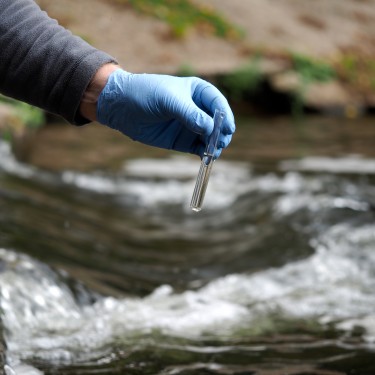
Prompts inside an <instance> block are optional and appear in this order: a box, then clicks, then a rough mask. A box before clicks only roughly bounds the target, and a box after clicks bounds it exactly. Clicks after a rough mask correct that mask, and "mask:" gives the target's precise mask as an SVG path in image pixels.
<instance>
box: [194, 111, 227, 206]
mask: <svg viewBox="0 0 375 375" xmlns="http://www.w3.org/2000/svg"><path fill="white" fill-rule="evenodd" d="M224 118H225V112H224V111H222V110H220V109H216V110H215V113H214V130H213V131H212V133H211V135H210V139H209V142H208V145H207V146H206V150H205V152H204V154H203V158H202V162H201V166H200V168H199V172H198V176H197V181H196V183H195V188H194V192H193V197H192V198H191V203H190V207H191V209H192V210H193V211H196V212H198V211H200V210H201V209H202V205H203V199H204V195H205V193H206V189H207V185H208V180H209V179H210V174H211V169H212V165H213V163H214V161H215V159H214V155H215V151H216V148H217V142H218V140H219V135H220V130H221V125H222V123H223V120H224Z"/></svg>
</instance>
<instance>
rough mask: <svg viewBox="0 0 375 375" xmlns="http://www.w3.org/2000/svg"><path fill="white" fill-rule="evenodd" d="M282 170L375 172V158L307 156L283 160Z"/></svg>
mask: <svg viewBox="0 0 375 375" xmlns="http://www.w3.org/2000/svg"><path fill="white" fill-rule="evenodd" d="M280 169H281V170H283V171H303V172H328V173H350V174H375V159H369V158H363V157H361V156H359V155H350V156H345V157H337V158H332V157H325V156H309V157H306V158H302V159H300V160H284V161H282V162H281V163H280Z"/></svg>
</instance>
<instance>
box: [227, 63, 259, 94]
mask: <svg viewBox="0 0 375 375" xmlns="http://www.w3.org/2000/svg"><path fill="white" fill-rule="evenodd" d="M259 61H260V58H259V57H258V56H257V57H254V58H253V59H251V60H250V61H249V63H247V64H245V65H244V66H242V67H240V68H238V69H236V70H234V71H233V72H231V73H229V74H227V75H225V76H223V78H222V79H221V85H222V86H223V89H224V91H225V94H226V95H227V96H228V97H229V98H231V99H233V100H239V99H241V97H242V96H243V94H244V93H246V92H250V93H251V92H254V91H255V90H256V89H257V88H258V86H259V84H260V82H261V81H262V79H263V75H262V72H261V70H260V67H259Z"/></svg>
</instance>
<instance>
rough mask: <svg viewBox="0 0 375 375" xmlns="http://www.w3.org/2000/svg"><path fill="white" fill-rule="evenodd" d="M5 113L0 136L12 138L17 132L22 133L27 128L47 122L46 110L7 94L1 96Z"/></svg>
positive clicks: (0, 103)
mask: <svg viewBox="0 0 375 375" xmlns="http://www.w3.org/2000/svg"><path fill="white" fill-rule="evenodd" d="M0 105H3V106H4V108H6V110H5V112H6V113H5V115H4V116H3V118H2V122H1V123H0V136H2V137H3V138H4V139H8V140H11V139H12V137H13V136H14V135H16V134H22V133H23V132H25V131H26V130H27V129H36V128H38V127H40V126H42V125H43V124H44V123H45V116H44V112H43V111H42V110H41V109H39V108H36V107H33V106H31V105H29V104H26V103H23V102H19V101H16V100H13V99H10V98H7V97H5V96H0Z"/></svg>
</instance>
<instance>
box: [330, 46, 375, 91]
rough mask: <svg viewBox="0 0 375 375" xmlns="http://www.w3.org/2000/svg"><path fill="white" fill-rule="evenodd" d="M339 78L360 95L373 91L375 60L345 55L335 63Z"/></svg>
mask: <svg viewBox="0 0 375 375" xmlns="http://www.w3.org/2000/svg"><path fill="white" fill-rule="evenodd" d="M335 68H336V71H337V74H338V76H339V78H340V79H341V80H342V81H343V82H345V83H347V84H348V85H350V86H351V87H353V88H355V89H357V90H358V91H360V92H362V93H365V94H366V93H369V92H374V91H375V58H374V57H371V56H362V55H360V54H355V53H346V54H343V55H341V56H340V57H339V59H338V60H337V61H336V63H335Z"/></svg>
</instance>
